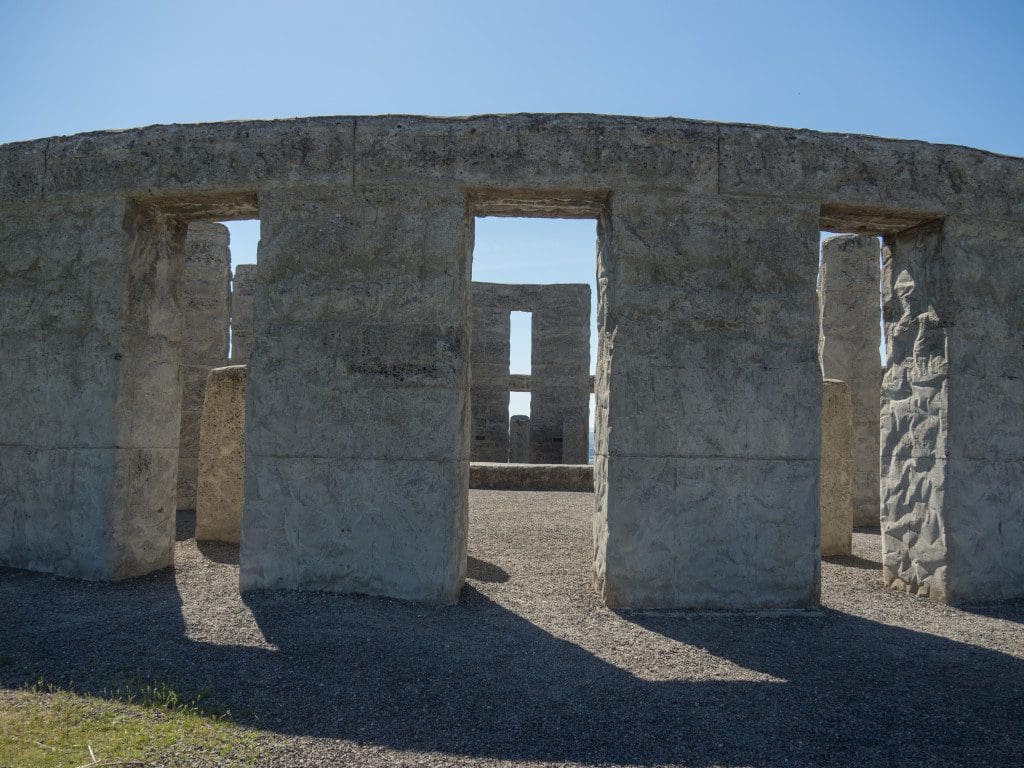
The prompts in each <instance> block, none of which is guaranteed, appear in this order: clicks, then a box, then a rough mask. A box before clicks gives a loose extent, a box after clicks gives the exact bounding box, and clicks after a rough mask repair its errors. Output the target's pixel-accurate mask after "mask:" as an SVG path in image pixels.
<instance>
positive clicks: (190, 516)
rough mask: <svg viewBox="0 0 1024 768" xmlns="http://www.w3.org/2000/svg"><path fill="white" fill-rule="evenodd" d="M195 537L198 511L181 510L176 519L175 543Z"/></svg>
mask: <svg viewBox="0 0 1024 768" xmlns="http://www.w3.org/2000/svg"><path fill="white" fill-rule="evenodd" d="M195 535H196V511H195V510H194V509H179V510H178V512H177V514H176V515H175V518H174V538H175V541H186V540H187V539H193V538H195Z"/></svg>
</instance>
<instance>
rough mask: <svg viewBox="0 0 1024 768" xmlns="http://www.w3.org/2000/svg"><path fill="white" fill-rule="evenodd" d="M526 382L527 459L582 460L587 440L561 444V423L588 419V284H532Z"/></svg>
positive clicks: (535, 461) (577, 461) (562, 428)
mask: <svg viewBox="0 0 1024 768" xmlns="http://www.w3.org/2000/svg"><path fill="white" fill-rule="evenodd" d="M536 295H537V303H536V305H535V308H534V310H533V340H532V350H531V358H532V359H531V374H532V376H531V383H530V461H532V462H534V463H537V464H560V463H567V464H586V463H587V458H588V457H587V454H588V451H587V445H586V441H583V443H582V447H581V443H580V441H579V440H577V439H574V440H573V441H572V445H571V446H570V447H569V449H568V450H566V448H565V447H564V445H563V442H562V441H563V439H564V429H565V427H564V425H565V423H566V422H567V421H568V422H572V423H579V422H581V421H582V422H584V423H585V422H586V421H587V420H588V415H589V414H588V405H589V403H590V286H589V285H586V284H569V285H542V286H537V287H536Z"/></svg>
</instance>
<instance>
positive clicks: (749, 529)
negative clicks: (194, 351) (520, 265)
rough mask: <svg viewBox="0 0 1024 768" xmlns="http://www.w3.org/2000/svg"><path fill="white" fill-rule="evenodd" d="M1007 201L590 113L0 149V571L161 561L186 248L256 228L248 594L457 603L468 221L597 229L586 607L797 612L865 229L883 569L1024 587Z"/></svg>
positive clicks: (923, 175)
mask: <svg viewBox="0 0 1024 768" xmlns="http://www.w3.org/2000/svg"><path fill="white" fill-rule="evenodd" d="M1022 189H1024V160H1021V159H1018V158H1008V157H1000V156H997V155H993V154H991V153H986V152H982V151H978V150H972V149H965V148H962V147H950V146H938V145H929V144H923V143H920V142H904V141H891V140H883V139H875V138H870V137H861V136H849V135H838V134H831V135H830V134H820V133H814V132H811V131H795V130H789V129H781V128H764V127H758V126H741V125H716V124H712V123H702V122H695V121H687V120H675V119H655V120H646V119H638V118H626V117H602V116H594V115H507V116H483V117H474V118H466V119H432V118H418V117H407V116H384V117H371V118H362V117H359V118H353V117H336V118H315V119H304V120H292V121H271V122H239V123H220V124H213V125H201V126H152V127H149V128H143V129H138V130H132V131H118V132H106V133H91V134H82V135H78V136H69V137H53V138H50V139H42V140H39V141H34V142H23V143H19V144H11V145H4V146H0V264H2V265H3V269H2V270H0V318H2V319H3V323H2V326H0V339H2V343H3V344H4V345H6V346H5V347H4V355H3V361H4V365H3V366H2V370H3V372H2V373H0V403H3V404H4V406H3V407H4V419H3V420H2V421H0V432H2V433H3V434H2V435H0V491H2V495H3V498H4V499H5V504H4V505H3V507H2V510H0V553H2V560H3V562H5V563H10V564H18V565H23V566H24V567H31V568H37V569H41V570H51V571H59V572H62V573H71V574H74V575H84V576H87V577H90V578H121V577H123V576H129V575H134V574H138V573H145V572H148V571H151V570H154V569H156V568H159V567H162V566H163V565H166V564H167V562H168V561H169V558H170V551H171V549H170V546H169V545H170V542H171V539H172V526H171V523H172V521H173V511H174V506H175V496H176V488H175V484H176V480H175V477H176V463H177V450H178V446H177V440H178V425H179V409H180V381H179V373H180V372H179V365H180V349H179V345H180V329H179V328H178V323H179V314H180V313H179V308H178V306H177V294H176V290H177V289H176V284H177V280H178V276H179V275H180V270H181V244H182V243H183V239H184V234H185V223H186V222H188V221H194V220H221V219H229V218H243V217H252V216H254V215H257V214H259V215H260V218H261V221H262V233H263V239H264V242H263V243H262V246H261V247H262V250H261V265H260V275H259V278H258V279H259V285H258V288H257V295H256V301H255V310H256V311H255V323H256V333H255V337H256V338H257V341H256V343H255V351H254V353H253V359H252V360H251V367H250V370H249V377H250V378H249V393H248V408H247V421H248V424H247V429H248V434H247V453H246V469H245V472H246V484H247V501H246V503H247V505H248V506H247V510H246V516H245V520H244V521H243V535H242V546H241V552H242V583H243V585H247V586H293V587H301V588H313V589H321V588H326V589H337V590H342V591H358V592H370V593H374V594H388V595H394V596H397V597H414V598H417V599H426V600H451V599H453V597H454V595H455V594H457V592H458V588H459V586H460V584H461V581H462V569H463V567H464V563H465V549H464V542H465V501H464V499H465V488H466V486H467V484H468V461H467V460H468V454H469V442H470V435H471V430H470V423H469V409H468V397H467V394H468V387H469V382H468V365H467V359H468V355H469V336H470V334H469V330H468V325H469V296H468V294H469V251H470V249H471V239H472V226H471V221H472V217H473V216H482V215H538V216H574V217H596V218H598V219H599V220H600V223H601V224H600V226H601V240H602V242H601V243H600V245H599V249H600V258H599V261H600V266H599V269H600V275H599V286H600V291H601V293H602V302H601V303H602V304H603V306H602V307H601V312H600V315H601V318H600V327H601V332H600V333H601V338H600V339H599V346H600V348H601V362H600V366H599V374H598V376H599V383H598V385H597V391H596V397H597V401H598V414H597V415H598V426H597V443H598V452H597V465H596V467H595V485H596V490H597V504H598V514H597V519H596V526H595V533H596V541H595V543H596V547H595V554H596V557H595V582H596V583H597V585H598V587H599V588H600V589H601V591H602V593H603V594H604V595H605V597H606V599H607V600H608V601H609V602H612V603H613V604H616V605H620V606H629V607H650V606H664V607H673V608H676V607H687V606H699V607H715V608H719V607H721V608H730V607H763V606H778V605H787V606H793V605H807V604H813V603H814V602H815V600H816V591H817V590H816V584H817V568H818V558H817V556H816V554H817V549H818V540H817V531H818V524H819V521H818V483H819V478H818V458H819V448H820V446H819V440H820V429H819V425H820V404H821V399H820V398H821V392H820V383H819V382H820V375H819V372H818V364H817V355H816V349H815V347H816V344H815V340H816V336H817V329H816V322H815V314H816V312H815V309H814V308H815V304H816V302H815V297H814V286H813V275H814V271H815V270H814V264H815V263H816V254H817V244H818V234H817V233H818V230H819V229H821V228H827V229H831V230H834V231H847V232H863V233H868V234H876V233H883V234H885V235H887V236H888V242H889V247H890V249H891V253H892V255H891V257H890V260H891V261H892V262H893V264H892V266H891V279H890V280H889V281H888V284H889V289H888V290H889V293H888V294H887V297H888V300H889V301H890V309H889V310H887V314H888V315H889V320H888V321H887V322H888V323H889V325H890V326H891V329H890V332H891V333H892V335H893V341H894V342H895V343H894V345H893V346H894V347H896V348H897V349H898V352H897V353H896V354H894V356H893V357H892V358H891V360H890V365H889V371H888V373H887V375H886V380H885V383H884V385H883V388H884V391H885V404H884V409H883V413H882V421H883V424H884V425H886V426H885V430H886V431H885V433H884V436H883V448H882V457H883V467H884V468H885V473H886V476H885V483H886V484H885V486H884V487H885V491H884V493H883V500H882V502H883V507H884V508H885V513H884V514H885V530H886V533H885V541H886V546H887V551H886V573H887V575H888V576H890V577H892V581H893V583H894V584H896V583H897V579H898V581H899V583H900V584H902V585H908V586H910V587H911V588H912V589H913V590H914V591H917V592H919V593H920V592H922V590H921V589H920V587H921V586H922V585H924V586H925V587H927V589H926V590H925V591H927V592H928V594H929V595H930V596H935V597H943V596H944V597H945V598H946V599H971V598H974V597H978V598H983V597H984V598H989V597H991V598H999V597H1002V596H1007V595H1012V594H1019V593H1020V592H1021V588H1022V584H1024V575H1022V573H1021V568H1022V567H1024V566H1022V564H1024V558H1021V557H1020V552H1021V536H1020V534H1019V530H1020V528H1021V523H1020V520H1021V516H1022V512H1021V506H1020V505H1021V503H1022V502H1021V499H1022V498H1024V472H1022V469H1021V467H1022V461H1024V456H1022V453H1024V452H1022V451H1021V450H1020V448H1021V445H1020V443H1021V440H1022V434H1024V432H1022V429H1021V425H1020V418H1021V416H1020V414H1021V407H1020V406H1021V404H1020V402H1019V401H1020V391H1021V388H1020V386H1019V382H1020V377H1021V366H1022V363H1024V350H1022V349H1021V347H1020V343H1019V339H1020V338H1021V332H1022V328H1021V325H1020V324H1021V322H1022V320H1021V318H1024V311H1022V307H1021V298H1020V292H1019V291H1018V290H1017V286H1018V285H1019V283H1020V279H1019V278H1020V275H1019V274H1018V272H1019V270H1020V265H1021V264H1022V263H1024V259H1021V258H1019V256H1020V253H1021V249H1022V236H1021V222H1024V195H1022V194H1021V190H1022ZM928 222H942V223H941V224H940V225H938V226H941V228H942V231H941V233H940V237H939V239H938V241H937V245H936V246H935V247H934V248H932V247H931V246H930V245H929V242H930V240H929V237H930V235H928V236H925V234H924V229H927V226H926V225H927V224H928ZM933 226H935V225H933ZM915 228H917V230H915ZM915 254H923V255H922V256H921V257H920V258H919V257H918V256H917V255H915ZM262 260H266V261H267V262H268V264H269V269H270V271H269V272H268V273H267V274H264V271H265V270H264V266H265V265H264V264H263V263H262ZM904 274H906V276H907V278H909V282H908V279H907V278H905V277H904ZM310 286H312V288H310ZM911 286H913V288H911ZM69 287H70V289H69ZM954 298H955V301H954V300H953V299H954ZM893 301H895V303H894V304H892V303H891V302H893ZM901 302H906V303H907V306H906V307H904V306H903V304H901ZM904 318H906V320H905V321H904ZM940 342H941V345H940ZM940 347H941V349H940ZM536 359H537V358H536V356H535V360H536ZM47 374H52V375H47ZM44 382H45V383H44ZM560 429H561V425H560V424H559V430H560ZM558 434H561V432H560V431H559V432H558ZM396 446H397V448H396ZM250 512H251V513H252V514H250ZM932 582H934V589H933V588H932V586H933V584H932Z"/></svg>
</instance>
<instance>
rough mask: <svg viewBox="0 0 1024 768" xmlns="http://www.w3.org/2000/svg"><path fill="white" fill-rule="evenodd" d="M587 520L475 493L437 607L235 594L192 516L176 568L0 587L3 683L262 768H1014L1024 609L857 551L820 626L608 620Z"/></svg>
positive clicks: (19, 581) (864, 535)
mask: <svg viewBox="0 0 1024 768" xmlns="http://www.w3.org/2000/svg"><path fill="white" fill-rule="evenodd" d="M592 507H593V496H592V495H591V494H583V493H512V492H503V491H473V492H471V521H470V529H471V530H470V555H471V559H470V566H469V580H468V582H467V585H466V587H465V590H464V591H463V595H462V600H461V601H460V603H459V604H458V605H455V606H449V607H427V606H419V605H413V604H404V603H400V602H397V601H390V600H379V599H368V598H347V597H339V596H334V595H327V594H319V593H293V592H267V593H254V594H250V595H245V596H244V597H240V596H239V594H238V588H237V578H238V566H237V548H235V547H230V546H223V545H206V544H203V545H199V546H198V547H197V545H196V542H195V540H194V539H191V538H190V530H189V528H190V521H189V519H188V518H187V516H182V518H181V520H180V521H179V523H180V527H181V530H180V531H179V538H180V539H181V540H180V541H179V542H178V547H177V551H176V558H177V565H176V568H175V570H174V572H173V573H172V572H166V573H162V574H157V575H154V576H152V577H149V578H145V579H139V580H135V581H132V582H129V583H124V584H118V585H103V584H89V583H83V582H76V581H71V580H67V579H61V578H56V577H51V576H45V575H40V574H32V573H28V572H25V571H15V570H9V569H7V570H4V569H0V685H3V686H5V687H8V688H10V687H15V686H19V685H22V684H25V683H26V682H31V681H34V680H38V679H39V678H40V677H42V678H44V679H46V680H48V681H51V682H54V683H57V684H59V685H62V686H65V687H68V688H71V689H73V690H77V691H83V692H91V693H101V694H102V693H103V692H105V691H109V690H112V689H114V688H116V687H117V686H118V684H119V682H120V681H124V680H161V681H173V682H174V684H175V685H176V686H177V687H178V689H179V690H181V691H182V692H185V693H189V692H193V691H199V690H203V689H207V690H209V691H210V692H211V695H212V697H213V699H214V700H215V701H216V702H217V703H219V704H222V705H224V706H227V707H229V708H230V710H231V712H232V716H233V719H235V720H236V721H237V722H239V723H241V724H243V725H247V726H252V727H254V728H258V729H261V730H264V731H266V732H267V733H268V735H267V736H266V753H265V755H264V760H265V764H267V765H295V766H301V765H309V766H314V765H315V766H320V765H329V764H337V765H342V764H350V765H379V766H400V765H410V766H411V765H430V766H441V765H467V764H472V765H524V764H536V763H554V764H557V765H566V764H625V765H645V766H647V765H659V764H682V765H700V766H706V765H730V766H731V765H755V766H789V765H792V766H821V765H831V766H858V767H860V766H929V768H930V767H931V766H935V765H979V766H1011V765H1012V766H1020V765H1022V764H1024V602H1015V603H1008V604H1002V605H999V606H989V607H978V608H973V609H970V610H960V609H955V608H949V607H946V606H941V605H936V604H933V603H929V602H927V601H923V600H918V599H915V598H911V597H907V596H906V595H900V594H894V593H889V592H886V591H884V590H883V589H882V588H881V586H880V584H879V580H878V574H879V570H880V557H879V540H878V535H877V533H870V532H858V533H857V534H856V535H855V536H854V551H855V554H854V557H852V558H847V559H845V560H842V561H839V560H833V561H829V562H826V563H825V564H824V567H823V577H822V602H823V610H822V611H820V612H810V613H804V614H796V615H792V614H791V615H782V616H764V615H762V616H743V615H713V614H688V615H687V614H684V615H676V616H658V615H651V614H648V615H631V614H617V613H615V612H612V611H609V610H608V609H606V608H605V607H604V606H602V605H601V603H600V602H599V601H598V600H597V598H596V596H595V595H594V594H593V593H592V592H591V590H590V586H589V573H588V568H589V559H590V553H591V543H590V517H591V512H592ZM170 762H172V763H174V764H178V763H179V762H180V763H188V764H191V763H190V760H189V758H188V757H187V756H181V760H180V761H179V760H176V759H174V760H171V761H170Z"/></svg>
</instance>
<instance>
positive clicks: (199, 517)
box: [196, 365, 245, 544]
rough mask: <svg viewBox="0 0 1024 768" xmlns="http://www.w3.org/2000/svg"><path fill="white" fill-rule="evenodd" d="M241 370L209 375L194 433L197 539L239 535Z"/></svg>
mask: <svg viewBox="0 0 1024 768" xmlns="http://www.w3.org/2000/svg"><path fill="white" fill-rule="evenodd" d="M244 463H245V366H244V365H230V366H226V367H224V368H214V369H213V370H212V371H210V374H209V379H208V381H207V384H206V397H205V399H204V400H203V413H202V420H201V426H200V435H199V484H198V489H197V497H196V539H197V540H199V541H224V542H229V543H234V544H237V543H238V540H239V537H240V535H241V531H242V500H243V497H244V491H243V483H242V470H243V466H244Z"/></svg>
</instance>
